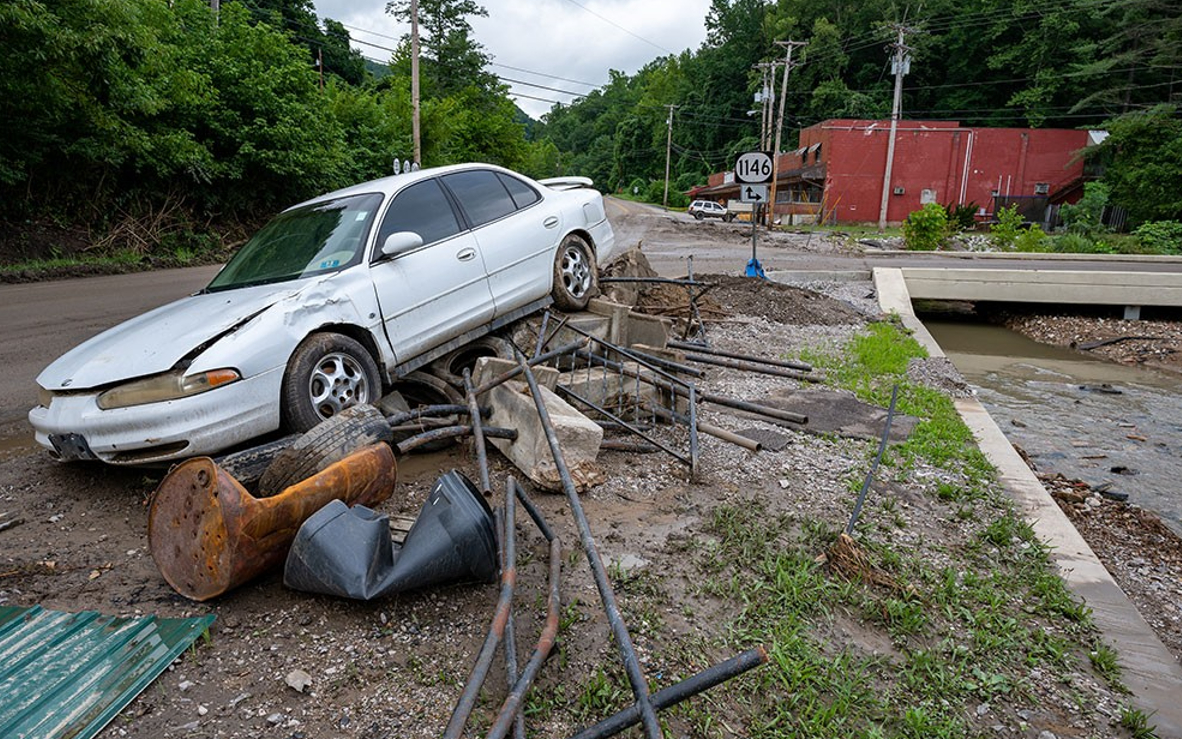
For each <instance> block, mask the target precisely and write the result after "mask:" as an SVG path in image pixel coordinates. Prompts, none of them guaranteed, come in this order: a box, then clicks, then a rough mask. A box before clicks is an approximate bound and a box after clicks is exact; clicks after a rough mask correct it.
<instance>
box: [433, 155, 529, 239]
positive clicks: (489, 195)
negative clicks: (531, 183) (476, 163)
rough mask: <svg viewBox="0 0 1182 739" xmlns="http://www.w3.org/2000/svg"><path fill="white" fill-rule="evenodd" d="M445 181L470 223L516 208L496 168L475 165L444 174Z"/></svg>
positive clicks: (479, 221) (509, 211) (495, 217)
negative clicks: (492, 169) (475, 167)
mask: <svg viewBox="0 0 1182 739" xmlns="http://www.w3.org/2000/svg"><path fill="white" fill-rule="evenodd" d="M443 181H444V183H446V184H447V186H448V188H449V189H450V190H451V191H452V193H453V194H454V195H455V196H456V198H457V199H458V200H459V201H460V207H462V208H463V209H464V213H466V214H467V216H468V220H469V221H471V222H472V226H473V227H476V226H481V225H484V224H485V223H490V222H491V221H495V220H497V219H498V218H503V217H505V216H507V215H509V214H510V213H512V212H513V211H515V210H517V205H516V204H515V203H514V202H513V198H511V197H510V196H509V191H508V190H506V189H505V186H504V185H503V184H501V181H500V180H499V179H497V175H496V173H495V172H490V171H488V170H487V169H477V170H472V171H468V172H456V173H455V174H449V175H444V176H443Z"/></svg>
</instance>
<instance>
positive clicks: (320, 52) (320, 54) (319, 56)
mask: <svg viewBox="0 0 1182 739" xmlns="http://www.w3.org/2000/svg"><path fill="white" fill-rule="evenodd" d="M316 68H317V69H319V70H320V91H321V92H324V49H321V48H320V47H316Z"/></svg>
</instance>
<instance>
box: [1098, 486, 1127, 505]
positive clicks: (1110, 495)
mask: <svg viewBox="0 0 1182 739" xmlns="http://www.w3.org/2000/svg"><path fill="white" fill-rule="evenodd" d="M1100 495H1102V496H1103V497H1105V498H1107V499H1109V500H1115V501H1118V502H1120V503H1124V502H1125V501H1127V500H1128V499H1129V494H1128V493H1122V492H1120V491H1118V490H1108V489H1104V490H1101V491H1100Z"/></svg>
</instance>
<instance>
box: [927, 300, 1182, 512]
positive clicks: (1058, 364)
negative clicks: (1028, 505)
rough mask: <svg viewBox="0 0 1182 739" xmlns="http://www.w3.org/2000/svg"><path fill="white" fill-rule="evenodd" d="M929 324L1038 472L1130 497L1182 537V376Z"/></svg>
mask: <svg viewBox="0 0 1182 739" xmlns="http://www.w3.org/2000/svg"><path fill="white" fill-rule="evenodd" d="M923 322H924V325H926V326H927V328H928V330H929V331H930V332H931V334H932V336H933V337H935V339H936V341H937V342H938V343H939V344H940V347H941V348H942V349H943V350H944V352H945V353H946V354H947V355H948V358H949V359H950V360H951V361H952V363H953V364H954V365H955V366H956V368H957V369H958V370H959V371H960V373H961V374H962V375H963V376H964V378H965V380H967V381H968V383H969V384H970V385H972V387H973V388H974V390H975V391H976V393H977V398H978V400H980V401H981V403H982V404H983V405H984V406H985V408H986V409H987V410H988V411H989V413H990V415H992V416H993V419H994V420H995V421H996V422H997V424H998V426H999V427H1000V428H1001V430H1002V432H1003V433H1005V435H1006V437H1007V438H1009V440H1010V441H1011V442H1013V443H1015V444H1017V445H1018V446H1020V447H1021V448H1022V449H1024V450H1025V451H1026V453H1027V454H1028V455H1029V456H1030V459H1031V461H1033V462H1034V464H1035V465H1036V467H1037V468H1038V471H1039V472H1043V473H1052V474H1053V473H1062V474H1063V475H1064V476H1066V477H1069V478H1073V479H1079V480H1083V481H1085V482H1087V483H1088V484H1090V485H1092V486H1093V487H1100V486H1107V490H1108V491H1111V492H1115V493H1127V494H1128V496H1129V498H1128V500H1129V503H1132V504H1135V505H1138V506H1141V507H1142V508H1145V509H1148V510H1151V511H1153V512H1154V513H1156V514H1157V515H1158V516H1160V517H1161V518H1162V520H1163V521H1165V523H1166V524H1167V525H1169V526H1170V527H1171V528H1172V529H1174V531H1175V532H1177V533H1179V534H1180V535H1182V394H1180V393H1179V390H1180V389H1182V377H1179V376H1177V375H1173V374H1169V373H1165V372H1159V371H1155V370H1151V369H1146V368H1143V367H1129V366H1125V365H1122V364H1116V363H1114V362H1108V361H1103V360H1099V359H1094V358H1092V357H1089V356H1087V355H1085V354H1083V353H1082V352H1078V351H1075V350H1072V349H1067V348H1062V347H1053V346H1047V345H1044V344H1039V343H1038V342H1035V341H1032V340H1031V339H1028V338H1026V337H1024V336H1021V335H1019V334H1017V333H1014V332H1012V331H1009V330H1008V329H1005V328H1001V327H999V326H994V325H988V324H982V323H973V322H966V321H964V320H960V319H959V318H958V320H955V321H953V320H948V319H947V318H946V317H944V316H924V317H923Z"/></svg>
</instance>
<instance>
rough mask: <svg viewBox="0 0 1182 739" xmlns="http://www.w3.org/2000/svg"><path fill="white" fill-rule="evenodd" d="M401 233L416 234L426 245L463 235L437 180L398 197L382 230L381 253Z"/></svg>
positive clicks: (388, 211)
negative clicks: (392, 237) (385, 244)
mask: <svg viewBox="0 0 1182 739" xmlns="http://www.w3.org/2000/svg"><path fill="white" fill-rule="evenodd" d="M399 231H412V232H414V233H417V234H418V235H419V236H422V237H423V243H424V244H433V243H435V242H436V241H442V240H443V239H446V238H448V237H450V236H455V235H456V234H458V233H459V232H460V223H459V221H457V220H456V214H455V211H453V210H452V208H451V203H450V202H448V199H447V195H445V194H444V192H443V188H442V187H440V186H439V182H438V181H437V180H434V179H430V180H425V181H423V182H417V183H415V184H413V185H411V186H410V187H408V188H406V189H405V190H403V191H402V192H400V193H398V194H397V195H396V196H394V201H393V202H392V203H390V207H389V208H388V209H387V210H386V216H385V217H384V218H382V225H381V226H380V227H378V239H377V249H378V253H380V250H381V248H382V243H383V242H385V240H386V237H387V236H389V235H390V234H392V233H397V232H399Z"/></svg>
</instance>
